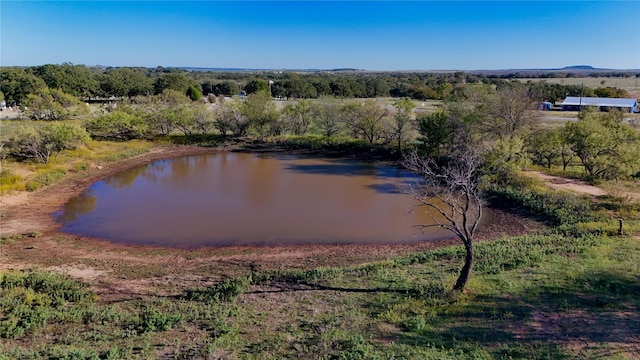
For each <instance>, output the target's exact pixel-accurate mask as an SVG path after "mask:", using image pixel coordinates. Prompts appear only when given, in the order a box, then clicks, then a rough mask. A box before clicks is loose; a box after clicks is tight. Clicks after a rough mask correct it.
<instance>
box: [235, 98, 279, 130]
mask: <svg viewBox="0 0 640 360" xmlns="http://www.w3.org/2000/svg"><path fill="white" fill-rule="evenodd" d="M240 113H241V114H242V116H244V117H245V118H246V119H247V121H248V122H249V124H250V125H251V127H252V128H253V129H254V130H255V131H256V133H258V134H259V135H261V136H264V135H266V132H267V130H268V129H269V128H270V125H271V123H273V122H274V121H276V120H277V119H278V118H279V117H280V113H279V112H278V110H277V109H276V105H275V103H274V102H273V99H272V98H271V95H269V93H267V92H266V91H259V92H256V93H253V94H251V95H249V96H247V97H246V99H245V100H244V101H243V102H242V105H241V106H240Z"/></svg>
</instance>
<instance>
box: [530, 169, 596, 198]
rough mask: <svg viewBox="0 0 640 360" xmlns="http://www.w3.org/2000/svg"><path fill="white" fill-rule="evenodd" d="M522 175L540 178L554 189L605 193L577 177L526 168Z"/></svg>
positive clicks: (581, 192)
mask: <svg viewBox="0 0 640 360" xmlns="http://www.w3.org/2000/svg"><path fill="white" fill-rule="evenodd" d="M523 174H524V175H526V176H530V177H534V178H537V179H540V180H542V181H543V182H544V183H545V184H546V185H547V186H549V187H550V188H552V189H556V190H567V191H571V192H574V193H579V194H587V195H593V196H604V195H607V193H606V191H604V190H602V189H601V188H599V187H597V186H593V185H589V184H588V183H586V182H585V181H582V180H577V179H569V178H563V177H558V176H552V175H547V174H543V173H541V172H539V171H535V170H526V171H524V172H523Z"/></svg>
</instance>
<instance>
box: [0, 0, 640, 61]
mask: <svg viewBox="0 0 640 360" xmlns="http://www.w3.org/2000/svg"><path fill="white" fill-rule="evenodd" d="M0 12H1V13H0V20H1V22H0V30H1V34H0V41H1V45H0V51H1V52H0V65H2V66H14V65H15V66H30V65H42V64H47V63H63V62H71V63H74V64H85V65H109V66H145V67H155V66H165V67H167V66H193V67H223V68H261V69H333V68H343V67H352V68H358V69H367V70H452V69H455V70H474V69H522V68H555V67H564V66H568V65H591V66H594V67H605V68H616V69H629V68H640V26H638V21H639V18H638V16H640V1H637V0H634V1H619V2H613V1H604V2H600V1H584V2H583V1H567V2H560V1H553V2H542V1H533V2H525V1H497V2H485V1H472V2H463V1H447V2H436V1H409V2H383V1H375V2H371V1H355V2H344V1H338V2H330V1H320V2H312V1H285V2H271V1H257V2H249V1H228V2H221V1H193V2H186V1H181V2H173V1H140V2H134V1H106V2H98V1H59V2H53V1H5V0H2V1H1V2H0Z"/></svg>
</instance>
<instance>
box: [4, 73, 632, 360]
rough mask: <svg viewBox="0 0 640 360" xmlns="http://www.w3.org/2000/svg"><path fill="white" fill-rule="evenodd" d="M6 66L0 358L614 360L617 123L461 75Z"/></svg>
mask: <svg viewBox="0 0 640 360" xmlns="http://www.w3.org/2000/svg"><path fill="white" fill-rule="evenodd" d="M51 67H53V68H54V69H58V67H59V69H58V70H60V71H59V72H52V74H54V75H55V74H57V75H56V76H60V74H65V71H66V72H67V73H74V72H77V74H76V75H78V74H80V75H82V76H80V75H78V76H77V77H78V78H83V77H84V78H85V80H87V82H84V83H82V84H98V85H99V87H98V85H96V87H95V88H94V90H92V91H94V92H93V93H91V92H90V91H89V90H87V89H85V88H82V89H83V91H89V93H90V95H91V96H94V98H92V100H91V102H89V98H86V101H83V100H81V97H80V96H77V95H73V94H77V93H78V92H77V88H74V87H72V86H69V87H68V88H52V87H49V86H48V85H42V84H44V80H42V79H41V78H40V77H38V76H37V75H34V74H39V73H40V72H46V71H49V70H51ZM31 70H32V72H28V71H26V70H25V69H19V68H12V69H10V71H6V72H3V76H13V77H14V78H15V79H28V80H29V81H25V82H24V83H22V84H23V85H21V86H23V87H27V86H28V85H29V84H39V83H42V84H41V86H43V87H41V88H39V89H35V90H33V89H32V90H29V89H27V90H25V89H22V88H20V87H19V86H15V84H20V82H19V81H15V82H9V81H5V82H2V83H0V85H1V86H3V89H4V90H3V93H5V94H9V95H8V96H11V99H10V100H9V101H15V102H16V103H20V104H28V105H26V106H25V105H21V109H22V112H21V113H20V119H5V117H9V118H14V117H15V116H16V115H17V113H13V114H12V113H9V112H4V111H3V112H2V113H1V114H0V117H2V118H3V120H1V121H0V144H1V147H0V150H1V151H0V165H1V168H0V359H283V358H296V359H327V360H328V359H576V358H577V359H594V358H606V359H636V358H638V357H640V316H639V314H640V311H639V310H640V299H639V298H638V296H637V294H638V293H640V275H639V274H640V182H639V181H638V179H639V178H640V162H639V161H640V159H639V158H638V156H637V155H638V154H639V153H640V131H639V130H640V128H639V127H638V125H639V124H638V118H637V117H636V116H635V115H638V114H627V113H623V112H617V111H611V112H598V111H595V110H594V109H585V110H583V111H581V113H580V114H578V113H576V112H559V111H558V112H556V111H548V112H543V111H538V110H536V109H535V105H536V103H537V101H539V99H537V98H535V99H534V98H532V96H531V92H530V88H529V86H531V85H517V84H516V83H515V82H511V81H503V80H499V81H497V82H496V83H490V81H493V80H491V79H485V80H486V81H487V83H481V81H480V80H478V79H476V78H472V77H470V78H469V80H474V81H473V83H472V84H468V83H467V78H466V77H465V75H464V74H457V75H456V74H393V75H390V74H378V75H372V74H369V73H364V74H358V73H355V74H354V73H347V74H329V75H327V74H320V75H318V74H315V73H311V74H303V75H300V74H282V73H274V74H268V76H265V75H264V74H259V75H255V74H252V73H248V74H240V75H238V74H235V73H234V74H213V73H201V72H189V71H167V72H162V71H161V70H158V69H155V70H153V69H152V70H153V71H152V70H148V69H147V70H144V69H142V70H141V69H135V70H134V69H129V68H115V69H108V70H104V69H87V68H85V67H84V66H75V65H69V64H65V65H60V66H57V67H56V66H55V65H53V66H49V67H46V66H45V67H43V68H40V67H36V68H35V69H31ZM63 70H64V71H63ZM92 71H93V72H95V73H96V74H97V75H96V74H94V73H92ZM6 74H9V75H6ZM52 77H55V76H53V75H52ZM131 77H135V78H136V79H137V81H136V84H138V85H140V84H142V85H144V84H146V87H140V88H133V89H132V88H130V87H129V88H127V86H130V85H131V84H127V83H126V81H124V80H123V79H128V78H131ZM214 77H215V78H214ZM217 77H219V78H217ZM271 77H273V78H274V79H275V80H274V81H273V82H269V81H268V80H269V79H271ZM44 78H45V79H47V80H48V81H50V80H51V77H44ZM89 80H93V82H90V81H89ZM481 80H482V79H481ZM548 80H549V81H550V80H551V79H548ZM566 80H567V81H568V80H572V81H573V80H575V79H566ZM592 80H597V81H598V83H597V84H592V86H596V87H597V86H609V85H610V84H609V81H613V80H614V79H609V78H607V79H606V80H605V79H604V78H599V79H589V81H592ZM603 80H604V81H605V83H604V85H603V84H602V83H600V82H601V81H603ZM622 80H625V79H620V81H622ZM514 84H516V85H514ZM585 85H586V84H585ZM12 86H13V87H12ZM82 86H85V85H82ZM163 86H164V87H163ZM611 86H616V85H615V84H611ZM617 86H622V85H617ZM624 86H628V85H624ZM207 88H210V89H211V91H212V93H210V94H209V95H203V94H202V92H204V89H207ZM241 88H242V91H244V92H245V93H243V94H242V96H227V95H225V94H224V93H222V91H226V92H229V93H231V94H235V93H238V92H240V89H241ZM372 89H373V90H375V91H373V90H372ZM564 89H565V88H562V90H563V91H564ZM125 90H126V91H125ZM538 90H540V88H538ZM543 90H544V88H543ZM547 90H549V89H547ZM552 90H553V89H552ZM566 90H571V91H574V90H575V89H574V88H571V87H566ZM108 91H111V92H108ZM213 91H219V92H221V93H219V94H215V93H213ZM322 91H324V92H327V93H331V94H330V95H326V94H320V92H322ZM545 91H546V90H545ZM549 91H551V90H549ZM276 92H278V93H279V94H284V95H283V96H274V94H273V93H276ZM112 93H113V94H119V95H118V96H115V95H113V94H112ZM122 94H125V95H122ZM392 94H396V95H398V96H396V95H392ZM549 94H550V93H549ZM112 95H113V96H112ZM303 95H304V96H303ZM5 96H7V95H5ZM283 99H284V100H283ZM276 190H277V191H283V192H277V191H276ZM323 191H326V192H324V193H323ZM285 200H287V201H291V202H287V201H285ZM405 200H406V201H409V202H404V201H405ZM212 205H216V206H217V207H213V206H212ZM416 213H417V214H416ZM394 216H397V217H394ZM420 216H422V217H420ZM389 219H391V220H390V221H387V220H389ZM279 220H283V221H282V222H279ZM385 221H386V222H385ZM402 221H407V222H408V223H407V224H405V225H402V227H403V228H402V229H398V230H396V228H394V226H398V224H399V223H401V222H402ZM356 224H358V225H357V226H356ZM381 224H382V225H381ZM403 224H404V223H403ZM405 228H407V229H405ZM405 230H406V231H407V234H406V235H402V236H400V235H398V234H399V233H401V232H404V231H405ZM437 231H440V232H437ZM363 234H366V235H363ZM161 238H162V241H161ZM303 238H304V241H303Z"/></svg>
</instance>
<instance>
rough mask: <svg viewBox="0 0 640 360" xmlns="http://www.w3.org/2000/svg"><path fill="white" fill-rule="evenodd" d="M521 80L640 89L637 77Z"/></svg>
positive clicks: (630, 90)
mask: <svg viewBox="0 0 640 360" xmlns="http://www.w3.org/2000/svg"><path fill="white" fill-rule="evenodd" d="M517 80H518V81H520V82H523V83H526V82H527V81H532V82H546V83H549V84H562V85H582V84H584V86H586V87H590V88H592V89H595V88H599V87H615V88H618V89H624V90H627V91H629V92H636V91H638V89H640V87H639V86H640V81H638V80H637V79H636V78H635V77H597V78H596V77H585V78H582V77H575V78H531V79H526V78H524V79H517Z"/></svg>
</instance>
